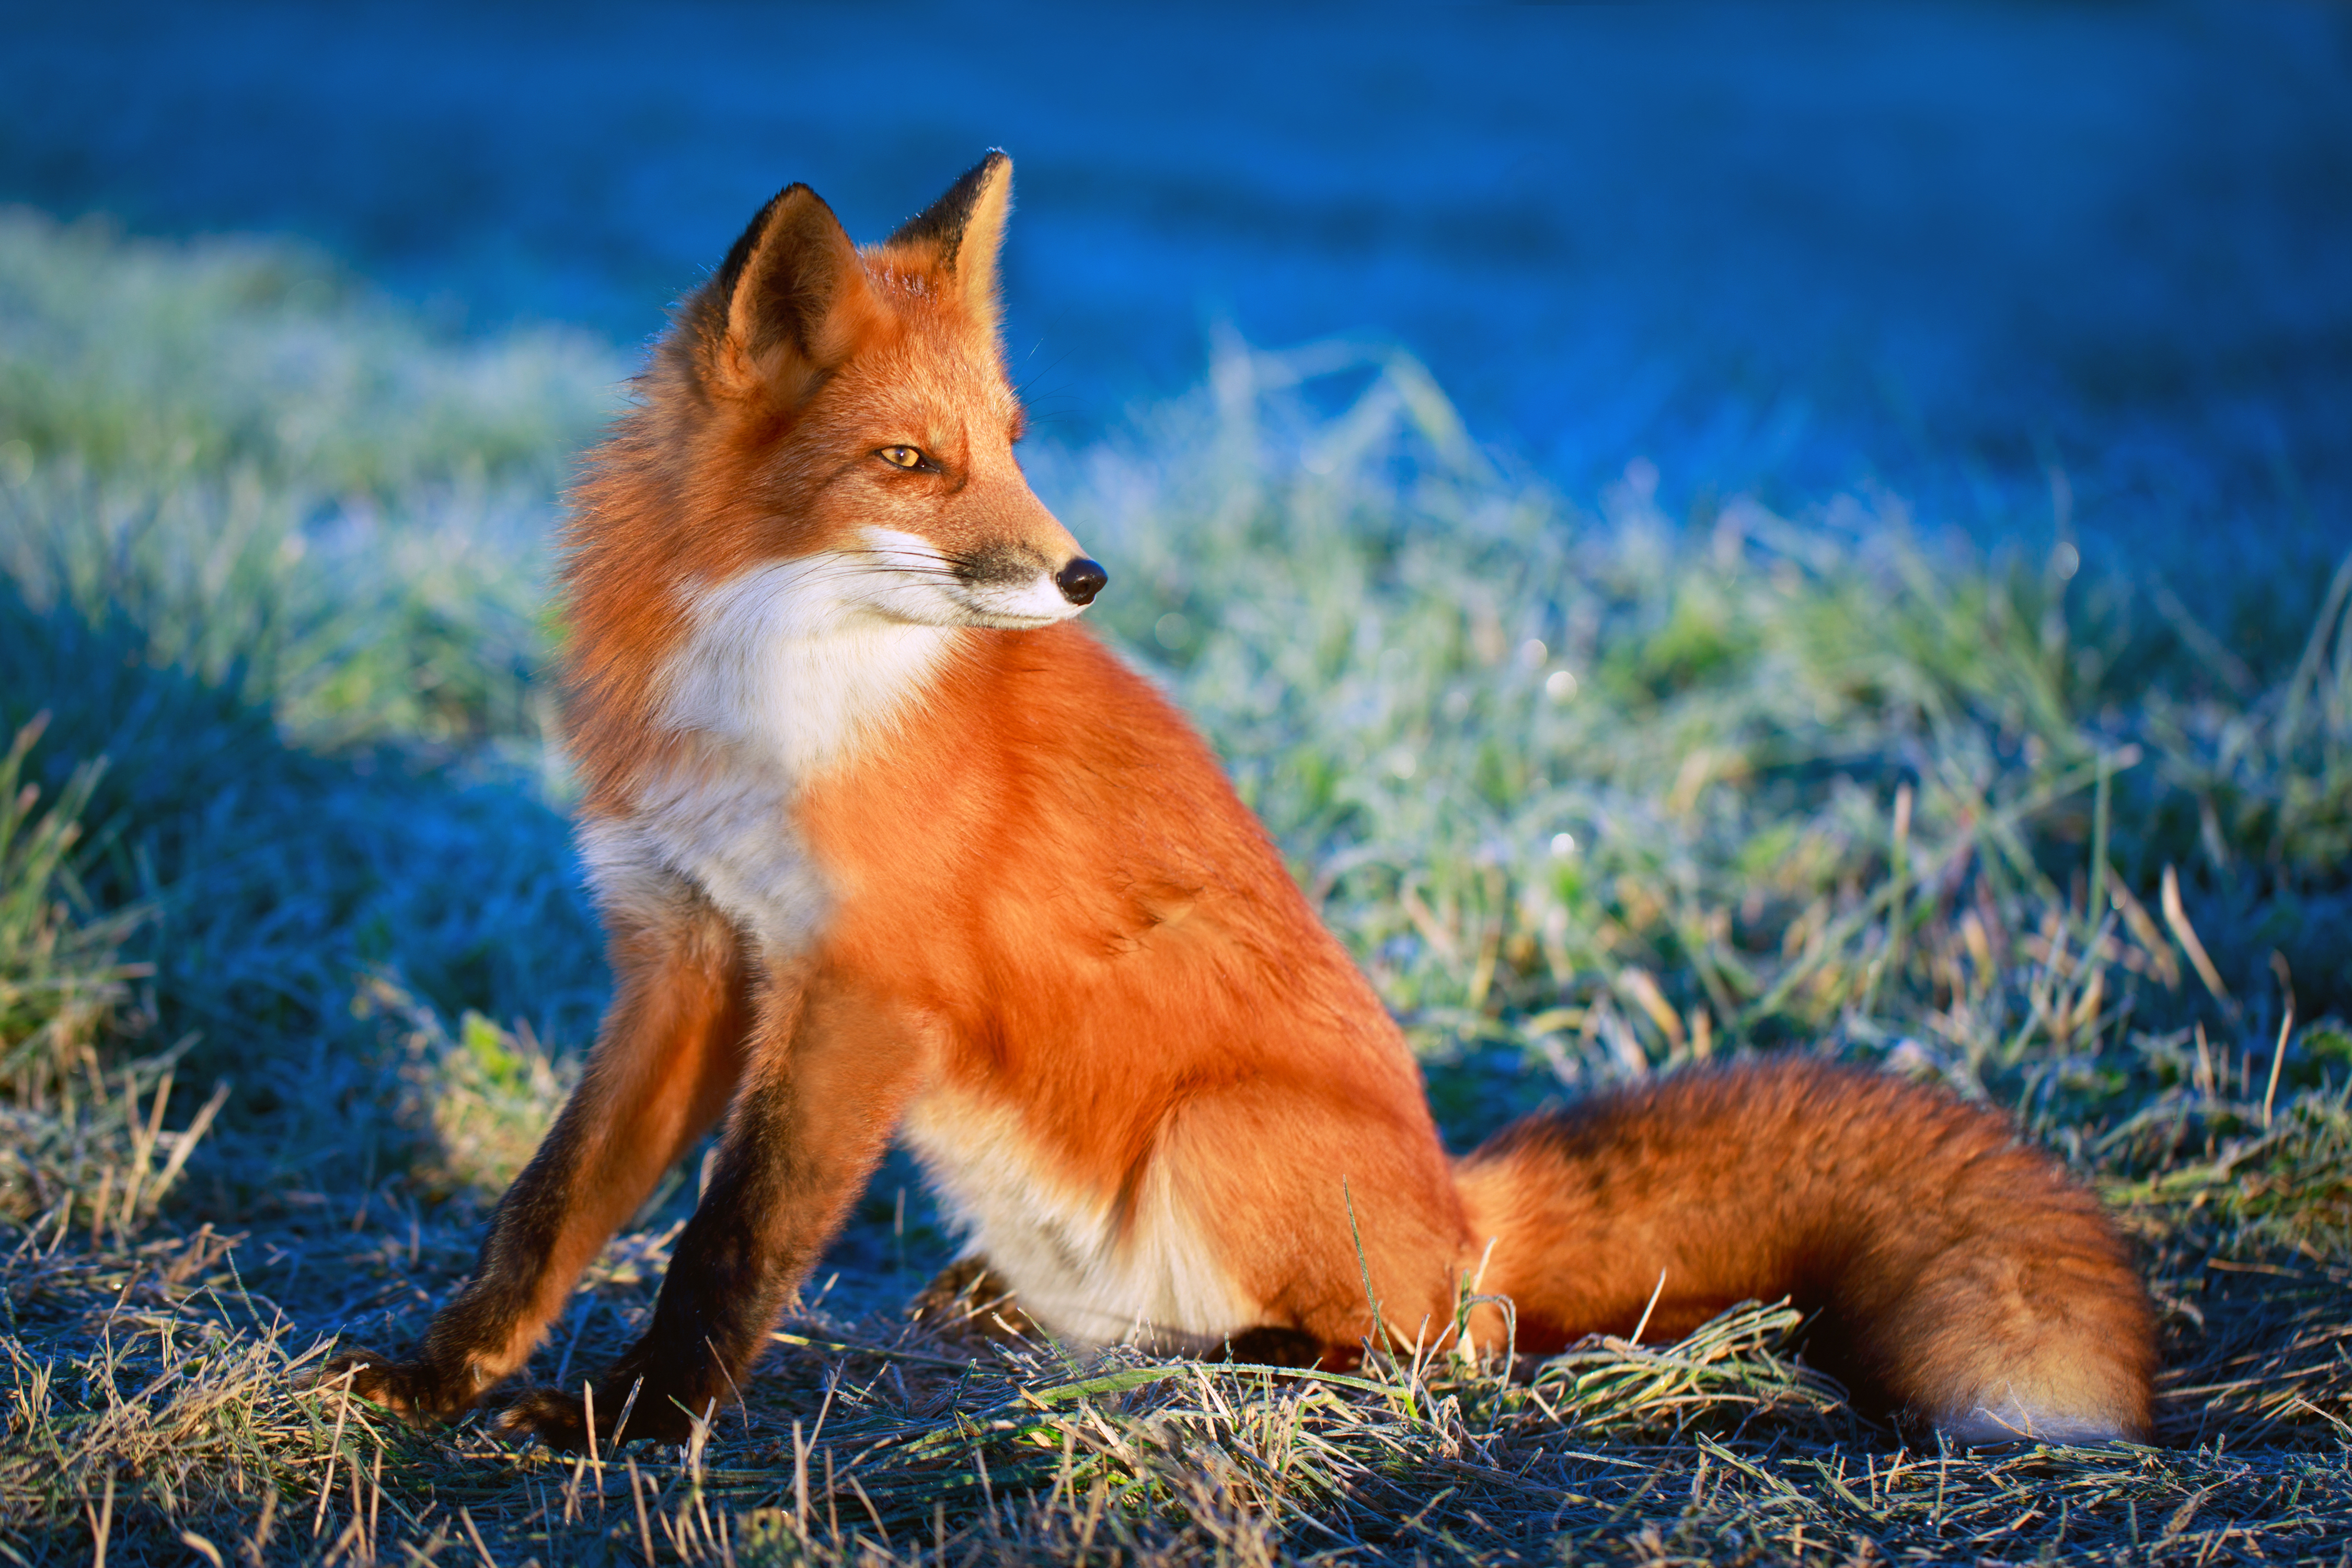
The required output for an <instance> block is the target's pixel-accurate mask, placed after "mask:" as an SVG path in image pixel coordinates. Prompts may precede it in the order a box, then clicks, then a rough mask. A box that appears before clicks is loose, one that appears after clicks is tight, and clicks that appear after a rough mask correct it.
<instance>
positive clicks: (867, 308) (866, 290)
mask: <svg viewBox="0 0 2352 1568" xmlns="http://www.w3.org/2000/svg"><path fill="white" fill-rule="evenodd" d="M876 314H877V304H876V301H875V300H874V297H873V292H872V289H870V287H869V286H868V285H867V283H866V268H865V265H864V264H863V263H862V262H860V261H859V260H858V258H857V247H856V246H855V245H853V244H852V243H850V238H849V235H848V232H847V231H846V230H845V229H844V228H843V227H842V226H841V220H840V219H839V218H837V217H835V216H833V209H832V208H831V207H829V206H827V205H824V200H823V198H821V197H820V196H818V195H817V194H816V193H815V192H814V191H813V190H811V189H809V188H808V187H807V186H806V185H799V184H795V185H788V186H786V187H785V188H784V189H783V190H782V191H780V192H778V193H777V194H776V195H775V197H774V199H772V201H770V202H769V203H768V205H766V206H763V207H761V209H760V214H759V216H757V217H755V218H753V219H752V220H751V226H750V227H748V228H746V229H744V231H743V233H742V235H741V237H740V238H738V239H737V240H736V241H735V243H734V245H733V246H732V247H730V248H729V250H728V252H727V259H726V260H725V261H723V262H721V263H720V264H719V271H718V273H717V274H716V275H715V276H714V277H713V278H712V279H710V282H709V285H708V286H707V287H706V288H705V289H704V291H703V293H702V295H701V297H700V298H699V299H698V300H697V302H696V306H695V310H694V318H695V321H694V324H695V326H696V328H697V331H698V336H699V337H700V338H701V340H702V351H703V360H704V367H705V374H707V375H709V378H710V379H711V381H712V382H713V384H714V386H715V389H716V390H719V391H721V392H726V393H730V394H735V395H741V394H745V393H749V392H752V391H756V390H759V389H761V388H762V387H769V388H773V389H776V390H780V391H782V392H783V393H785V394H786V395H788V396H796V395H798V394H799V392H800V391H802V390H803V388H804V386H805V384H806V383H807V381H808V380H809V379H810V378H811V377H812V376H814V375H816V374H822V373H824V372H825V371H827V370H831V369H832V368H833V367H834V366H835V365H837V364H839V363H841V361H842V360H844V359H845V358H847V357H848V355H849V353H850V351H851V350H852V348H853V347H854V346H855V344H856V337H857V333H858V331H859V329H860V328H862V327H863V326H865V325H866V323H867V322H868V321H871V320H872V319H873V317H874V316H875V315H876Z"/></svg>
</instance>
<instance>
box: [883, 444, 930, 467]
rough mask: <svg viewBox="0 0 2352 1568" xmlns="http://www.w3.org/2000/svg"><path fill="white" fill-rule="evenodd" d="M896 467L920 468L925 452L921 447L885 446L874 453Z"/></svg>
mask: <svg viewBox="0 0 2352 1568" xmlns="http://www.w3.org/2000/svg"><path fill="white" fill-rule="evenodd" d="M874 455H875V456H876V457H877V458H881V459H882V460H883V461H884V462H886V463H887V464H889V465H890V466H891V467H892V468H921V467H922V466H923V453H922V449H921V448H920V447H883V448H882V449H881V450H880V451H878V452H877V453H875V454H874Z"/></svg>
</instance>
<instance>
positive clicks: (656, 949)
mask: <svg viewBox="0 0 2352 1568" xmlns="http://www.w3.org/2000/svg"><path fill="white" fill-rule="evenodd" d="M672 892H673V895H674V896H673V897H672V898H670V899H668V900H662V903H661V908H660V909H659V910H658V912H657V913H656V911H653V910H647V911H646V913H645V914H644V915H643V916H638V917H633V916H632V914H631V913H630V912H629V911H627V910H619V911H615V912H614V913H613V914H612V915H611V917H610V921H611V941H610V952H611V959H612V964H613V971H614V977H615V981H616V987H615V994H614V1001H613V1005H612V1007H611V1008H610V1010H609V1011H607V1013H606V1014H605V1016H604V1026H603V1028H602V1029H601V1030H600V1031H599V1034H598V1038H597V1042H596V1046H595V1048H594V1050H593V1051H592V1052H591V1053H590V1055H589V1058H588V1066H587V1070H586V1072H585V1073H584V1074H583V1076H582V1079H581V1081H580V1086H579V1087H578V1088H577V1089H573V1090H572V1096H571V1098H570V1099H569V1100H566V1101H565V1102H564V1106H563V1110H562V1114H560V1115H559V1116H558V1117H557V1118H556V1122H555V1125H554V1127H553V1128H552V1129H551V1130H550V1131H549V1132H548V1134H547V1137H546V1138H545V1140H543V1141H542V1142H541V1144H540V1146H539V1152H537V1153H536V1154H534V1155H533V1156H532V1157H531V1161H530V1164H529V1165H527V1166H525V1167H524V1169H523V1172H522V1173H521V1174H520V1176H518V1177H516V1178H515V1181H514V1184H513V1185H512V1186H511V1187H509V1189H508V1190H507V1194H506V1195H505V1196H504V1197H503V1198H501V1199H500V1200H499V1207H498V1212H497V1213H496V1214H495V1215H492V1217H491V1220H490V1234H489V1236H488V1239H487V1240H486V1241H485V1242H484V1243H483V1246H482V1255H481V1260H480V1262H479V1263H478V1264H477V1265H476V1267H475V1270H474V1277H473V1279H471V1280H470V1281H468V1282H467V1285H466V1288H465V1289H463V1290H461V1291H460V1292H459V1293H458V1295H457V1299H456V1300H453V1301H451V1302H450V1303H449V1304H448V1305H447V1306H446V1307H445V1308H443V1309H442V1310H441V1311H440V1313H439V1314H438V1315H437V1316H436V1317H435V1319H434V1320H433V1324H432V1327H431V1328H430V1329H429V1330H427V1331H426V1333H425V1341H424V1342H423V1343H422V1344H421V1345H420V1346H419V1347H418V1348H417V1350H416V1352H415V1353H414V1354H412V1355H411V1356H409V1357H408V1358H407V1359H405V1360H401V1361H394V1360H392V1359H391V1358H389V1357H385V1356H382V1355H378V1354H376V1353H374V1352H369V1351H356V1352H347V1353H345V1354H343V1355H341V1356H339V1357H337V1358H336V1359H335V1360H334V1361H332V1362H331V1363H328V1365H327V1367H326V1369H325V1370H324V1371H323V1372H322V1373H320V1377H319V1379H318V1382H319V1384H320V1386H330V1387H331V1386H344V1387H348V1388H349V1390H350V1392H352V1393H353V1394H358V1395H360V1396H361V1397H362V1398H364V1399H369V1400H373V1401H374V1402H375V1403H376V1404H379V1405H385V1406H387V1407H389V1408H391V1409H393V1410H394V1411H396V1412H398V1413H400V1414H401V1415H407V1416H411V1417H425V1418H436V1419H441V1420H449V1419H453V1418H455V1417H456V1416H457V1415H462V1414H464V1413H465V1412H466V1411H467V1410H468V1409H470V1408H471V1407H473V1406H474V1405H477V1404H478V1403H479V1402H480V1401H481V1400H482V1399H483V1398H484V1397H485V1396H486V1395H488V1394H489V1392H490V1391H491V1390H492V1389H493V1388H495V1387H496V1386H497V1385H498V1384H499V1383H500V1382H502V1381H504V1380H505V1379H506V1378H508V1377H509V1376H511V1375H513V1373H515V1372H516V1371H518V1370H520V1367H521V1365H522V1363H524V1361H525V1360H526V1359H528V1358H529V1356H530V1352H531V1350H532V1348H533V1347H534V1346H536V1345H537V1344H538V1342H539V1340H540V1336H541V1334H542V1333H544V1332H545V1331H546V1328H547V1324H548V1323H549V1321H551V1319H553V1317H554V1316H555V1314H556V1313H557V1312H558V1311H560V1310H562V1305H563V1302H564V1300H565V1299H566V1298H567V1297H568V1296H569V1295H570V1294H571V1292H572V1285H573V1283H574V1282H575V1281H576V1280H577V1279H579V1276H580V1271H581V1270H582V1269H583V1268H585V1267H586V1266H587V1264H588V1261H589V1260H590V1259H591V1258H594V1257H595V1255H596V1254H597V1252H598V1251H599V1250H601V1249H602V1248H603V1247H604V1243H605V1242H606V1241H607V1240H609V1239H610V1238H611V1237H612V1234H613V1231H614V1227H616V1226H619V1225H620V1224H621V1222H622V1221H624V1220H625V1219H626V1218H627V1217H628V1216H629V1215H631V1214H633V1213H634V1212H635V1210H636V1207H637V1205H639V1204H641V1203H643V1202H644V1201H645V1198H646V1194H647V1193H649V1192H650V1191H652V1189H653V1185H654V1183H655V1182H656V1181H657V1180H659V1179H660V1176H661V1173H663V1172H664V1171H666V1170H667V1169H668V1168H669V1167H670V1166H671V1165H672V1164H673V1163H676V1161H677V1157H678V1156H679V1154H680V1153H682V1152H684V1151H685V1150H686V1149H687V1148H688V1146H689V1145H690V1144H692V1143H693V1142H694V1141H695V1140H696V1139H698V1138H699V1137H701V1136H702V1134H703V1131H705V1130H706V1129H707V1128H709V1125H710V1124H711V1122H712V1121H715V1120H717V1118H718V1116H719V1111H720V1110H722V1109H724V1108H725V1106H726V1104H727V1100H728V1097H729V1096H730V1093H732V1092H733V1090H734V1088H735V1083H736V1079H737V1078H738V1077H739V1075H740V1071H741V1067H742V1059H743V1058H742V1052H743V1044H744V1038H745V1037H746V1035H747V1034H748V1033H749V1032H750V1030H751V1023H752V1017H751V998H750V988H749V985H748V984H747V979H746V975H745V973H744V965H743V961H742V954H741V951H740V939H739V938H738V937H737V936H736V934H735V931H734V930H733V928H732V927H731V926H730V924H729V923H728V922H727V921H725V920H724V919H723V918H722V917H720V916H719V913H718V912H717V911H716V910H712V909H710V908H709V905H708V904H705V903H703V902H702V901H701V900H699V899H698V898H696V897H694V896H693V895H692V894H691V893H690V891H689V890H688V889H686V888H685V885H684V884H683V883H679V884H677V886H676V887H675V889H672Z"/></svg>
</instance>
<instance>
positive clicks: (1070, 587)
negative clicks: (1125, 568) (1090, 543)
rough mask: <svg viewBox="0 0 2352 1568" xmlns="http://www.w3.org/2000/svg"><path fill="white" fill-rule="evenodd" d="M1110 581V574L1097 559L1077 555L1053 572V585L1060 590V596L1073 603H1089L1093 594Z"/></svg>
mask: <svg viewBox="0 0 2352 1568" xmlns="http://www.w3.org/2000/svg"><path fill="white" fill-rule="evenodd" d="M1109 581H1110V574H1109V573H1108V572H1106V571H1104V570H1103V569H1102V563H1101V562H1099V561H1089V560H1087V558H1086V557H1085V556H1083V555H1081V556H1079V557H1078V558H1077V559H1076V561H1073V562H1071V563H1069V564H1068V565H1067V566H1065V567H1063V568H1062V569H1061V570H1060V571H1059V572H1056V573H1055V574H1054V585H1055V587H1057V588H1059V589H1061V590H1062V597H1064V598H1065V599H1067V600H1069V601H1070V603H1072V604H1073V605H1091V604H1093V603H1094V602H1095V595H1097V594H1099V593H1101V592H1102V591H1103V584H1106V583H1108V582H1109Z"/></svg>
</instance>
